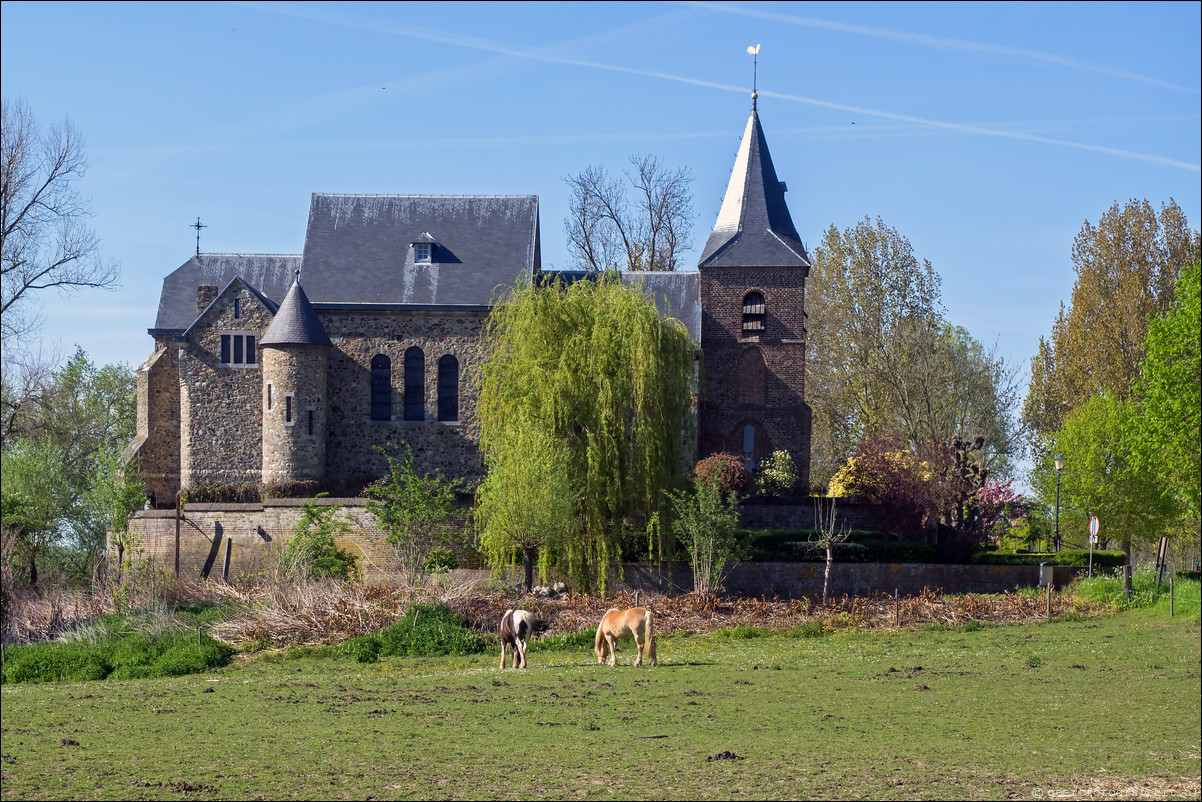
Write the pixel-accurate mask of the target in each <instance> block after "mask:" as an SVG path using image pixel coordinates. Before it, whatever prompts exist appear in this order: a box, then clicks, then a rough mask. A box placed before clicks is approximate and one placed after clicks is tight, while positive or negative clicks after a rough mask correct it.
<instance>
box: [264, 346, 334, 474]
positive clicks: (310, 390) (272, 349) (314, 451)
mask: <svg viewBox="0 0 1202 802" xmlns="http://www.w3.org/2000/svg"><path fill="white" fill-rule="evenodd" d="M329 350H330V349H329V347H328V346H325V345H279V346H277V345H269V346H266V347H264V348H263V349H262V352H261V354H260V361H261V363H262V401H261V404H262V411H261V413H260V414H261V415H262V421H263V430H262V439H263V473H262V478H263V481H264V482H280V481H285V482H286V481H300V480H320V479H324V478H325V474H326V417H327V416H326V411H327V409H328V408H329V404H328V403H327V401H326V392H327V379H326V365H327V362H328V359H327V357H328V354H327V352H328V351H329Z"/></svg>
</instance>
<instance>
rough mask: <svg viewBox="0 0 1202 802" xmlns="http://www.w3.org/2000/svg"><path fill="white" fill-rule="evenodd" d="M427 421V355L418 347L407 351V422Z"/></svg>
mask: <svg viewBox="0 0 1202 802" xmlns="http://www.w3.org/2000/svg"><path fill="white" fill-rule="evenodd" d="M425 419H426V355H425V354H424V353H422V349H420V348H418V347H417V346H416V345H415V346H413V347H412V348H410V349H408V350H407V351H405V420H425Z"/></svg>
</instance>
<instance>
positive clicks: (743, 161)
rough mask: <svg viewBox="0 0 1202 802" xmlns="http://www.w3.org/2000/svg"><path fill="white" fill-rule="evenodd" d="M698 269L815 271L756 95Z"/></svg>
mask: <svg viewBox="0 0 1202 802" xmlns="http://www.w3.org/2000/svg"><path fill="white" fill-rule="evenodd" d="M697 266H698V267H699V268H703V267H799V268H803V269H806V270H808V269H809V267H810V259H809V257H808V256H807V255H806V251H805V246H804V245H802V244H801V238H800V237H799V236H797V229H796V228H794V226H793V218H792V217H790V216H789V207H788V206H787V205H785V185H784V183H783V182H781V181H779V180H777V178H776V170H775V169H774V168H773V167H772V156H771V155H770V154H769V153H768V143H767V142H766V141H765V140H764V131H763V129H762V128H761V127H760V117H759V114H758V113H757V112H756V109H755V100H754V96H753V99H752V106H751V117H750V118H748V120H747V130H746V131H744V132H743V142H742V143H741V144H740V145H739V155H738V156H736V157H735V167H734V170H733V171H732V172H731V175H730V183H729V184H728V185H727V187H726V197H725V198H724V199H723V200H722V208H721V210H719V212H718V221H717V222H716V223H715V224H714V230H713V232H712V233H711V234H710V237H709V239H708V240H707V241H706V243H705V250H703V251H702V253H701V259H700V261H698V263H697Z"/></svg>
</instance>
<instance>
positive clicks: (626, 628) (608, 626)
mask: <svg viewBox="0 0 1202 802" xmlns="http://www.w3.org/2000/svg"><path fill="white" fill-rule="evenodd" d="M625 638H634V645H635V646H636V647H637V648H638V656H636V657H635V658H634V664H635V665H636V666H641V665H642V664H643V657H644V656H646V657H647V659H648V660H650V661H651V665H655V664H656V662H657V661H656V659H655V633H653V632H652V631H651V611H650V610H648V609H647V608H646V607H631V608H630V609H628V610H619V609H618V608H616V607H614V608H612V609H610V610H609V611H608V612H606V613H605V615H604V617H602V619H601V623H600V624H598V625H597V638H596V641H595V642H594V644H593V645H594V650H595V651H596V652H597V665H601V664H602V663H604V662H605V655H606V653H607V652H608V654H609V664H610V665H611V666H612V665H617V662H618V653H617V650H616V649H615V648H614V647H615V646H616V645H617V641H619V640H623V639H625Z"/></svg>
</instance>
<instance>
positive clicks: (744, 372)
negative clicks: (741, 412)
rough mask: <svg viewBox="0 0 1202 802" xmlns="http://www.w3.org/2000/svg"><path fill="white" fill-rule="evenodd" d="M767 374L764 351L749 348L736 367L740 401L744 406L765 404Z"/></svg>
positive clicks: (742, 354)
mask: <svg viewBox="0 0 1202 802" xmlns="http://www.w3.org/2000/svg"><path fill="white" fill-rule="evenodd" d="M767 374H768V366H767V364H765V362H764V352H763V351H761V350H760V349H758V348H748V349H747V350H745V351H744V352H743V353H741V354H739V362H738V364H737V365H736V366H735V386H736V387H738V388H739V401H740V402H742V403H744V404H762V403H764V385H765V384H766V379H767Z"/></svg>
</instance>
